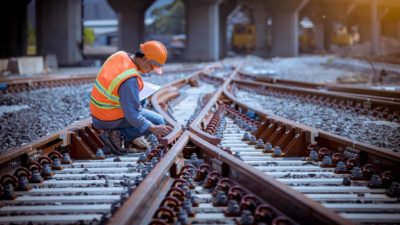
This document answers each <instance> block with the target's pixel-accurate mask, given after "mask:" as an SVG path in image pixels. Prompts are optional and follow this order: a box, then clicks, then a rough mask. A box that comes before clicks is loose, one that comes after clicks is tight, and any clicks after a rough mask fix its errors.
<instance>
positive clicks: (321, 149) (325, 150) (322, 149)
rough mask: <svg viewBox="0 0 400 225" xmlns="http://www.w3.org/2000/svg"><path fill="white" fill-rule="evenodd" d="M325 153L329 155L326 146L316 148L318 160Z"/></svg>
mask: <svg viewBox="0 0 400 225" xmlns="http://www.w3.org/2000/svg"><path fill="white" fill-rule="evenodd" d="M327 155H329V150H328V149H327V148H320V149H319V150H318V160H322V159H323V158H324V157H325V156H327Z"/></svg>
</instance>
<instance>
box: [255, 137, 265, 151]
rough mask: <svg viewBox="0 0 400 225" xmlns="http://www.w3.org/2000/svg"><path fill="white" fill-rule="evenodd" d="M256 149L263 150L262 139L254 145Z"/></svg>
mask: <svg viewBox="0 0 400 225" xmlns="http://www.w3.org/2000/svg"><path fill="white" fill-rule="evenodd" d="M256 148H257V149H263V148H264V141H263V140H262V139H258V141H257V144H256Z"/></svg>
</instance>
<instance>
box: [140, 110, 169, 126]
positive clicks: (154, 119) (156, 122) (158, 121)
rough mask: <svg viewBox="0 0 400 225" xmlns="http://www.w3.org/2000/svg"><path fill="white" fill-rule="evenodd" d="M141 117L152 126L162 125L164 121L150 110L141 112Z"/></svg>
mask: <svg viewBox="0 0 400 225" xmlns="http://www.w3.org/2000/svg"><path fill="white" fill-rule="evenodd" d="M143 115H144V117H145V118H146V119H148V120H149V121H150V122H151V123H152V124H154V125H164V124H165V121H164V118H163V117H162V116H161V115H160V114H158V113H156V112H153V111H150V110H143Z"/></svg>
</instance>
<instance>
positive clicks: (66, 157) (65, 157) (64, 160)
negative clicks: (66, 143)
mask: <svg viewBox="0 0 400 225" xmlns="http://www.w3.org/2000/svg"><path fill="white" fill-rule="evenodd" d="M62 156H63V158H62V160H61V163H62V164H72V159H71V156H70V155H69V153H68V152H64V153H62Z"/></svg>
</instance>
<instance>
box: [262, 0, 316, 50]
mask: <svg viewBox="0 0 400 225" xmlns="http://www.w3.org/2000/svg"><path fill="white" fill-rule="evenodd" d="M308 1H309V0H284V1H275V0H273V1H271V2H269V3H270V5H271V9H273V13H272V56H277V57H295V56H298V55H299V40H298V36H299V32H298V26H299V11H300V10H301V9H302V8H303V7H304V5H305V4H307V2H308Z"/></svg>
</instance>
